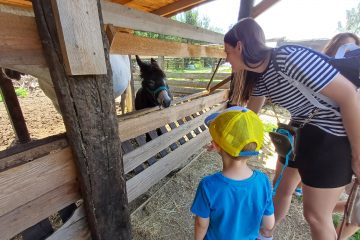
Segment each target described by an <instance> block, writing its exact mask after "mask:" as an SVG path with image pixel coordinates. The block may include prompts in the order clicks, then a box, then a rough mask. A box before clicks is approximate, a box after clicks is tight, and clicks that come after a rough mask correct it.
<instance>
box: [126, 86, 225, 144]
mask: <svg viewBox="0 0 360 240" xmlns="http://www.w3.org/2000/svg"><path fill="white" fill-rule="evenodd" d="M227 99H228V91H227V90H224V91H221V92H219V93H215V94H213V95H210V96H207V97H203V98H200V99H196V100H193V101H191V102H187V103H184V104H181V105H176V106H173V107H170V108H165V109H162V110H158V111H153V112H150V113H148V114H146V116H144V117H139V116H141V115H135V116H136V118H137V119H136V122H135V121H133V118H131V117H130V118H128V119H127V120H123V121H122V120H119V135H120V139H122V141H125V140H127V139H130V138H133V137H135V136H138V135H140V134H142V133H144V132H149V131H151V130H153V129H156V128H158V127H161V126H163V125H165V124H167V123H169V122H173V121H176V120H177V119H180V118H184V117H185V116H188V115H190V114H192V113H194V112H198V111H201V110H202V109H204V108H207V107H211V106H213V105H215V104H217V103H222V102H224V101H226V100H227Z"/></svg>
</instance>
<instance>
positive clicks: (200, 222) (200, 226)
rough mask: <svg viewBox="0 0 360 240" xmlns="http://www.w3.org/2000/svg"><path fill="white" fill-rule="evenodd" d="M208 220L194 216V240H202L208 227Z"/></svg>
mask: <svg viewBox="0 0 360 240" xmlns="http://www.w3.org/2000/svg"><path fill="white" fill-rule="evenodd" d="M209 222H210V220H209V218H202V217H199V216H195V240H203V239H204V238H205V235H206V232H207V229H208V227H209Z"/></svg>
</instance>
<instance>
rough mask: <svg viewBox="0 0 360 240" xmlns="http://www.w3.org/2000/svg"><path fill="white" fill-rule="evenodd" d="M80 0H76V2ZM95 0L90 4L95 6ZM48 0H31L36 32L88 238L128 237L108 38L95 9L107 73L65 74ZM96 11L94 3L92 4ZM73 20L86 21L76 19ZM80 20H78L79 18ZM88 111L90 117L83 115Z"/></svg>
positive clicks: (128, 222)
mask: <svg viewBox="0 0 360 240" xmlns="http://www.w3.org/2000/svg"><path fill="white" fill-rule="evenodd" d="M80 1H82V2H84V3H83V4H86V3H85V2H86V0H77V1H76V2H80ZM100 6H101V5H100V1H99V0H97V1H96V4H94V5H93V7H95V8H96V9H98V7H100ZM52 7H53V6H52V5H51V3H50V1H48V0H33V8H34V13H35V16H36V22H37V27H38V30H39V31H38V32H39V35H40V37H41V42H42V44H43V49H44V52H45V53H46V54H45V56H46V60H47V62H48V65H49V69H50V70H51V71H50V74H51V78H52V81H53V83H54V88H55V92H56V94H57V100H58V102H59V106H60V110H61V112H62V116H63V119H64V123H65V127H66V133H67V136H68V141H69V144H70V146H71V148H72V150H73V153H74V160H75V161H76V166H77V170H78V173H79V174H78V178H79V179H80V180H79V183H80V184H81V188H80V189H81V193H82V197H83V198H84V201H85V206H86V211H87V219H88V221H89V226H90V228H91V234H92V237H93V238H94V239H99V240H102V239H106V240H112V239H119V238H120V239H121V238H123V239H128V238H130V235H131V234H130V232H131V230H130V213H129V209H128V207H127V204H128V201H127V196H126V183H125V176H124V170H123V164H122V155H121V142H120V139H119V135H118V128H117V119H116V112H115V107H114V98H113V92H112V91H113V90H112V81H111V70H110V69H111V67H110V61H109V54H108V53H109V43H108V40H107V38H106V35H105V32H104V26H103V21H102V16H101V14H99V23H100V26H101V27H100V29H101V31H102V32H101V36H102V41H103V44H102V46H103V47H104V52H105V56H106V58H105V62H106V68H107V74H105V75H81V76H71V77H69V76H68V75H67V74H66V72H65V70H64V62H63V56H62V54H61V51H60V43H59V41H58V37H57V35H58V34H59V33H57V32H56V26H55V19H54V16H53V14H52V12H53V9H52ZM97 11H100V8H99V9H98V10H97ZM78 20H79V24H87V23H86V22H85V21H83V20H84V19H78ZM80 22H81V23H80ZM90 117H91V121H89V119H90Z"/></svg>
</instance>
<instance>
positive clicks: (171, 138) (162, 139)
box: [124, 103, 226, 173]
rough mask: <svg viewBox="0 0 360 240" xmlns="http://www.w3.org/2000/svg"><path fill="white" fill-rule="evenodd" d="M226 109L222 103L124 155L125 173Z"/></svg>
mask: <svg viewBox="0 0 360 240" xmlns="http://www.w3.org/2000/svg"><path fill="white" fill-rule="evenodd" d="M225 107H226V103H222V104H220V105H219V106H216V107H215V108H213V109H211V110H210V111H208V112H206V113H204V114H202V115H200V116H199V117H197V118H194V119H192V120H191V121H188V122H186V123H184V124H183V125H181V126H179V127H177V128H175V129H173V130H171V131H170V132H168V133H166V134H163V135H161V136H159V137H157V138H156V139H154V140H152V141H150V142H148V143H146V144H145V145H143V146H141V147H139V148H136V149H135V150H133V151H131V152H129V153H127V154H125V155H124V169H125V173H128V172H130V171H131V170H133V169H134V168H136V167H137V166H139V165H140V164H141V163H143V162H145V161H146V159H149V158H150V157H152V156H154V155H156V154H157V153H158V152H160V151H161V150H163V149H164V148H165V147H167V145H168V146H169V145H170V144H171V143H173V142H175V141H177V140H178V139H180V138H181V137H183V136H185V135H186V134H187V133H189V132H191V131H193V130H194V129H195V128H197V127H199V126H200V125H202V124H204V120H205V118H206V117H207V116H208V115H210V114H211V113H213V112H216V111H220V110H221V109H224V108H225Z"/></svg>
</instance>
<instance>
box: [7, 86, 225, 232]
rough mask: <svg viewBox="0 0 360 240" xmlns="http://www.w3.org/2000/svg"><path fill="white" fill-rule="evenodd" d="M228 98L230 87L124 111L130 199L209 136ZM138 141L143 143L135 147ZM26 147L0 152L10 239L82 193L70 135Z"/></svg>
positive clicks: (122, 124)
mask: <svg viewBox="0 0 360 240" xmlns="http://www.w3.org/2000/svg"><path fill="white" fill-rule="evenodd" d="M227 98H228V91H226V90H225V91H221V92H219V93H215V94H212V95H209V96H206V97H200V98H197V99H192V100H186V101H185V102H182V103H178V104H177V105H176V106H172V107H170V108H167V109H163V110H154V109H152V111H150V112H149V110H146V111H144V112H141V111H139V112H136V113H135V114H129V115H124V116H122V117H119V129H121V131H120V138H121V139H122V141H123V144H122V148H123V153H124V155H123V162H124V171H125V173H126V174H127V178H128V180H127V182H126V186H127V192H128V200H129V202H131V201H132V200H134V199H135V198H137V197H138V196H140V195H141V194H143V193H144V192H146V191H147V190H148V189H149V188H150V187H151V186H153V185H154V184H155V183H157V182H158V181H159V180H160V179H162V178H163V177H165V176H166V175H167V174H169V173H170V172H171V171H172V170H173V169H176V168H177V167H179V166H180V165H181V164H182V162H183V161H185V160H186V159H188V158H189V157H190V156H191V155H193V154H194V153H195V152H196V151H197V150H199V149H200V148H202V147H203V145H204V144H206V143H207V142H208V141H209V133H208V131H207V130H206V127H205V126H204V125H203V122H204V119H205V117H206V116H208V115H209V114H210V113H212V112H215V111H219V110H221V109H223V108H225V105H226V103H225V101H226V100H227ZM134 119H136V121H135V120H134ZM169 124H171V125H172V126H169ZM162 127H165V128H166V130H165V131H164V132H163V134H161V135H160V136H158V135H157V134H156V129H158V128H162ZM148 132H149V133H150V132H152V140H150V141H149V142H146V141H145V135H144V133H148ZM141 139H142V140H141ZM133 141H137V143H138V144H139V145H140V146H138V147H134V145H133V144H131V142H133ZM31 144H32V145H34V144H35V143H31ZM24 148H26V146H22V147H21V149H19V150H18V151H14V150H12V152H9V154H8V155H5V154H4V153H2V155H0V157H1V159H0V182H1V183H2V184H1V185H0V222H1V223H2V224H0V232H1V236H0V239H8V238H10V237H12V236H14V235H15V234H17V233H19V232H21V231H22V230H24V229H26V228H28V227H30V226H32V225H34V224H35V223H37V222H39V221H40V220H42V219H44V218H46V217H48V216H50V215H51V214H53V213H54V212H56V211H58V210H60V209H62V208H64V207H66V206H68V205H69V204H71V203H74V202H76V201H77V200H79V199H80V195H79V191H78V185H77V180H76V171H75V166H74V161H73V155H72V152H71V149H70V147H69V146H68V145H67V142H66V139H65V138H63V137H59V138H57V139H55V140H54V139H53V138H49V139H48V140H46V139H45V140H42V143H41V144H40V145H39V146H35V147H30V148H29V149H28V150H23V149H24ZM131 148H133V149H131ZM139 166H140V168H139ZM136 168H138V169H137V170H136V171H135V169H136ZM139 169H140V170H139ZM25 216H26V217H25ZM75 229H76V228H75ZM73 230H74V229H69V231H73Z"/></svg>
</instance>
